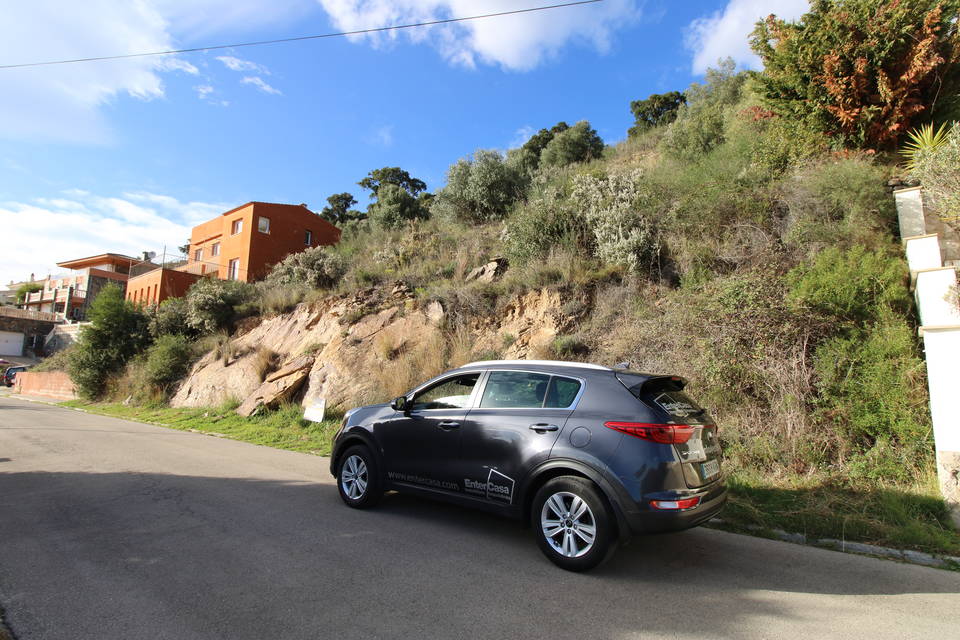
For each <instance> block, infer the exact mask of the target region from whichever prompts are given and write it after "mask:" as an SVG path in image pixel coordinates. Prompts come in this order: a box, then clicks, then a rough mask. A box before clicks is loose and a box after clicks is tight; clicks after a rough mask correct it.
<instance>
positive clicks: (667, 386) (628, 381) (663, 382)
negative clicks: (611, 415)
mask: <svg viewBox="0 0 960 640" xmlns="http://www.w3.org/2000/svg"><path fill="white" fill-rule="evenodd" d="M617 378H619V379H620V382H622V383H623V385H624V386H625V387H627V389H629V390H630V393H632V394H633V395H634V397H636V398H637V399H638V400H641V401H643V402H646V403H648V404H652V405H654V406H656V407H658V408H660V409H663V410H664V411H666V412H667V413H668V414H669V415H670V416H673V417H675V418H689V417H691V416H697V415H699V414H702V413H703V409H702V408H701V407H700V405H698V404H697V403H696V402H694V401H693V399H692V398H690V396H688V395H687V394H686V393H685V392H684V391H683V386H684V383H683V381H682V380H681V379H679V378H673V377H667V376H664V377H662V378H647V377H645V376H636V375H631V374H617Z"/></svg>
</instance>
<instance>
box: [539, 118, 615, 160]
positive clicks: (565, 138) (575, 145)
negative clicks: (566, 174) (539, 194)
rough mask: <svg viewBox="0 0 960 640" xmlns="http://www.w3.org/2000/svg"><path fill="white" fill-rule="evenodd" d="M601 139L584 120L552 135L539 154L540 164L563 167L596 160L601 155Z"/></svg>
mask: <svg viewBox="0 0 960 640" xmlns="http://www.w3.org/2000/svg"><path fill="white" fill-rule="evenodd" d="M603 148H604V145H603V140H602V139H601V138H600V136H598V135H597V132H596V131H595V130H594V129H593V128H592V127H591V126H590V123H589V122H587V121H586V120H581V121H580V122H578V123H577V124H575V125H573V126H572V127H570V128H569V129H566V130H564V131H561V132H560V133H558V134H556V135H555V136H553V139H552V140H550V142H549V143H548V144H547V146H546V147H544V149H543V153H541V154H540V164H541V165H543V166H548V167H565V166H567V165H568V164H573V163H574V162H586V161H587V160H596V159H597V158H600V157H602V156H603Z"/></svg>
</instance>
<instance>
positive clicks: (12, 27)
mask: <svg viewBox="0 0 960 640" xmlns="http://www.w3.org/2000/svg"><path fill="white" fill-rule="evenodd" d="M315 6H316V5H315V4H314V3H313V2H312V0H272V1H271V2H270V3H264V2H263V1H262V0H130V1H128V2H117V1H116V0H83V1H82V2H78V1H73V2H65V1H64V0H30V1H21V2H4V3H3V20H0V61H2V63H3V64H17V63H29V62H43V61H52V60H66V59H72V58H86V57H95V56H109V55H123V54H129V53H143V52H149V51H163V50H169V49H176V48H180V47H181V46H182V45H183V44H184V43H185V41H184V39H183V38H185V37H186V38H203V39H204V41H202V42H197V41H195V40H194V41H190V42H189V44H207V42H208V41H207V39H210V38H213V37H215V36H217V35H218V34H224V33H230V34H231V35H234V34H236V33H239V32H245V31H253V30H260V29H263V28H264V26H269V25H273V24H278V23H281V22H285V21H289V20H290V19H292V18H294V17H297V16H298V15H299V14H301V13H303V12H305V11H307V10H308V9H310V8H311V7H315ZM249 70H250V69H247V71H249ZM257 71H258V72H259V73H261V75H262V74H265V73H266V71H265V70H263V69H262V68H259V67H258V69H257ZM170 72H182V73H186V74H189V75H199V74H200V71H199V69H198V68H197V67H196V66H195V65H194V64H192V63H190V62H188V61H187V60H185V59H184V57H183V56H156V57H154V56H149V57H142V58H126V59H122V60H103V61H97V62H83V63H74V64H63V65H50V66H39V67H24V68H18V69H2V70H0V96H3V98H2V99H0V139H2V138H14V139H24V140H31V141H37V140H57V141H69V142H82V143H102V142H105V141H109V140H110V138H111V130H110V126H109V122H108V120H107V118H106V117H105V115H104V107H105V106H106V105H108V104H111V103H113V102H116V101H117V100H121V99H125V98H131V97H132V98H135V99H139V100H150V99H154V98H159V97H162V96H164V85H163V74H164V73H170Z"/></svg>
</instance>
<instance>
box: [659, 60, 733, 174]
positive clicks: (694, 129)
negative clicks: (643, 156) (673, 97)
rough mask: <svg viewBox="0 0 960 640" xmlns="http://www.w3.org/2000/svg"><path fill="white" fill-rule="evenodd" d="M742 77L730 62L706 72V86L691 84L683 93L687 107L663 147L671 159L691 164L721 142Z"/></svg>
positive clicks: (670, 130) (678, 117) (724, 136)
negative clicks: (677, 158) (690, 161)
mask: <svg viewBox="0 0 960 640" xmlns="http://www.w3.org/2000/svg"><path fill="white" fill-rule="evenodd" d="M746 77H747V76H746V74H745V73H736V65H735V64H734V62H733V60H731V59H730V58H727V59H726V60H722V61H721V62H720V65H719V68H717V69H707V74H706V84H702V85H701V84H697V83H694V84H692V85H690V87H689V88H688V89H687V91H686V94H685V95H686V97H687V104H686V105H684V106H682V107H680V108H679V110H678V114H677V118H676V120H675V121H674V122H673V124H671V125H670V128H669V129H668V130H667V135H666V136H665V137H664V140H663V144H664V146H665V148H666V149H667V150H668V151H670V152H671V153H673V154H674V155H676V156H678V157H680V158H684V159H688V160H693V159H696V158H698V157H700V156H702V155H703V154H705V153H707V152H708V151H710V150H711V149H713V148H714V147H717V146H718V145H720V144H721V143H723V141H724V140H726V135H725V122H726V119H727V117H728V112H729V111H731V109H732V108H733V107H734V106H735V105H736V104H737V103H738V102H739V101H740V96H741V91H742V89H743V84H744V82H745V81H746Z"/></svg>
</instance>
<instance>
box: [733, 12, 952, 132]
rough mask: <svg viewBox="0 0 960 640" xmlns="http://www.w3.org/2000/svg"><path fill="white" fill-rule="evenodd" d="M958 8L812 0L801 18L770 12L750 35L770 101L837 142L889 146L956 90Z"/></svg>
mask: <svg viewBox="0 0 960 640" xmlns="http://www.w3.org/2000/svg"><path fill="white" fill-rule="evenodd" d="M945 8H946V10H945ZM957 8H958V5H957V3H956V2H953V1H950V2H946V3H944V2H943V1H942V0H911V1H910V2H882V3H881V2H877V1H876V0H834V1H832V2H815V3H812V5H811V7H810V11H809V12H808V13H807V14H805V15H804V16H803V17H801V18H800V19H799V20H795V21H790V22H788V21H785V20H779V19H777V18H776V16H773V15H771V16H769V17H768V18H767V19H766V20H764V21H761V22H759V23H758V24H757V27H756V29H755V30H754V32H753V35H752V38H751V41H750V44H751V46H752V48H753V50H754V51H755V52H756V53H757V54H758V55H759V56H760V57H761V59H762V60H763V66H764V70H763V72H762V73H759V74H757V76H756V77H757V84H758V87H759V90H760V93H761V95H762V98H763V101H764V103H765V105H766V106H768V107H769V108H770V109H772V110H773V111H775V112H776V113H777V114H779V115H780V116H782V117H784V118H787V119H789V120H792V121H800V122H806V123H809V124H810V125H811V126H813V127H815V128H816V129H817V130H818V131H820V132H822V133H824V134H826V135H828V136H831V137H833V138H834V139H835V140H836V142H837V143H839V144H840V145H844V146H853V147H871V146H889V145H891V144H893V143H894V142H896V140H897V139H898V138H899V137H900V136H901V135H902V134H903V133H904V131H906V129H907V128H908V127H909V126H910V122H911V120H913V119H915V118H917V117H923V116H924V115H926V114H927V113H929V108H930V106H931V105H933V104H935V103H936V102H937V98H938V96H939V95H941V94H942V95H944V96H951V94H952V93H954V92H955V86H956V85H955V82H956V81H957V72H958V67H957V64H956V62H957V47H958V39H957V28H956V19H957ZM951 89H952V90H951ZM951 97H952V96H951Z"/></svg>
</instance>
